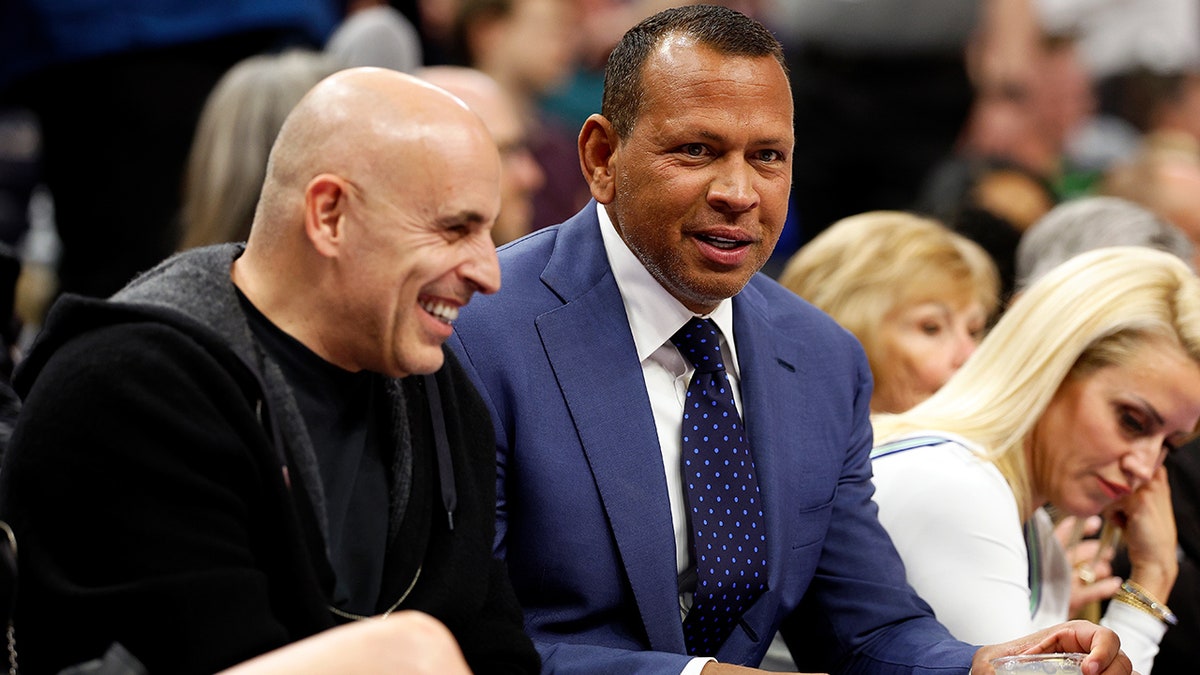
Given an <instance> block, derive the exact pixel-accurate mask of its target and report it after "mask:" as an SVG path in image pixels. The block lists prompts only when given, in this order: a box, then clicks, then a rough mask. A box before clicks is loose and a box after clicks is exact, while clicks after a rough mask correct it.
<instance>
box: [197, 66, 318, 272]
mask: <svg viewBox="0 0 1200 675" xmlns="http://www.w3.org/2000/svg"><path fill="white" fill-rule="evenodd" d="M334 70H336V68H335V67H334V66H333V65H332V62H331V61H329V60H328V59H327V58H326V57H325V56H323V55H322V54H321V53H319V52H312V51H305V50H292V51H288V52H283V53H281V54H260V55H257V56H251V57H250V58H247V59H244V60H242V61H239V62H238V63H237V64H236V65H235V66H233V68H230V69H229V71H228V72H227V73H225V75H224V76H222V78H221V79H220V81H219V82H217V85H216V87H215V88H213V91H212V92H211V93H210V94H209V96H208V99H207V100H206V101H205V104H204V109H203V110H202V111H201V113H200V120H199V122H198V123H197V125H196V135H195V138H194V139H193V141H192V149H191V153H190V155H189V156H188V163H187V173H186V175H185V178H184V194H183V207H182V211H181V212H180V218H181V225H182V235H181V238H180V245H179V248H180V249H181V250H182V249H187V248H192V247H195V246H204V245H206V244H217V243H223V242H228V241H243V240H245V239H246V237H247V235H248V234H249V232H250V223H251V222H252V221H253V220H254V209H255V205H256V204H257V203H258V198H259V193H260V191H261V190H262V186H263V179H264V177H265V176H266V168H267V157H268V155H269V154H270V151H271V146H272V144H273V143H274V142H275V136H276V135H278V133H279V128H280V127H281V126H282V125H283V120H284V118H286V117H287V114H288V113H289V112H290V111H291V110H292V108H293V107H295V105H296V103H297V102H298V101H299V100H300V99H301V97H303V96H304V94H305V93H307V92H308V90H309V89H311V88H312V87H313V85H315V84H316V83H317V82H318V81H320V80H321V79H322V78H323V77H325V76H326V75H329V74H331V73H332V72H334Z"/></svg>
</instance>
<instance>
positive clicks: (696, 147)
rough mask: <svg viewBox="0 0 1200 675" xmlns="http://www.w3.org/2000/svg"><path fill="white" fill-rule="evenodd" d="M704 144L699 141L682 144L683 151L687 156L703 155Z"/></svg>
mask: <svg viewBox="0 0 1200 675" xmlns="http://www.w3.org/2000/svg"><path fill="white" fill-rule="evenodd" d="M704 151H705V150H704V146H703V145H701V144H699V143H688V144H687V145H685V146H683V153H684V154H685V155H687V156H688V157H703V156H704Z"/></svg>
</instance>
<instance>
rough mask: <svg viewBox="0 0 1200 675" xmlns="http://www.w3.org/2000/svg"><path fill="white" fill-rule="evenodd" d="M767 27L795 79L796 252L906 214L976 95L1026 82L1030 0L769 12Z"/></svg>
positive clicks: (783, 4)
mask: <svg viewBox="0 0 1200 675" xmlns="http://www.w3.org/2000/svg"><path fill="white" fill-rule="evenodd" d="M767 16H768V17H769V23H770V24H771V25H773V26H774V27H775V28H776V29H777V30H778V31H779V32H780V34H781V36H783V37H782V39H783V40H784V41H785V44H787V46H788V49H787V54H788V60H789V65H790V70H791V73H792V89H793V94H794V98H795V107H796V147H797V148H800V149H801V150H802V151H801V152H798V153H797V154H796V163H795V167H794V169H793V177H792V187H793V196H792V198H793V203H794V209H795V210H796V216H797V218H798V219H799V223H800V228H801V235H802V236H801V238H800V239H799V243H800V244H803V243H804V242H805V241H808V240H809V239H811V238H812V237H814V236H816V234H817V233H818V232H820V231H821V230H823V229H824V228H826V227H828V226H829V225H830V224H832V223H833V222H834V221H836V220H838V219H840V218H843V217H846V216H850V215H853V214H856V213H861V212H864V211H873V210H878V209H909V208H912V207H913V205H914V202H915V201H916V199H917V196H918V192H919V189H920V186H921V181H922V180H924V178H925V176H926V175H927V174H928V173H929V171H930V170H931V169H932V167H933V166H934V164H935V163H937V162H938V161H940V160H941V159H942V158H944V157H945V156H946V155H947V154H948V153H949V152H950V151H951V149H952V148H953V146H954V143H955V140H956V138H957V137H958V135H959V133H960V131H961V130H962V128H963V125H964V123H965V122H966V120H967V115H968V113H969V111H970V108H971V103H972V100H973V99H974V97H975V95H976V92H980V93H987V92H991V91H996V90H1002V89H1011V88H1013V87H1024V86H1025V83H1026V80H1027V79H1028V78H1029V77H1030V76H1031V75H1032V74H1033V68H1034V66H1033V63H1032V62H1031V61H1030V58H1029V56H1030V55H1031V54H1032V53H1033V52H1034V44H1035V42H1036V39H1037V22H1036V19H1035V15H1034V13H1033V9H1032V5H1031V0H916V1H914V0H865V1H862V2H845V1H844V0H804V1H803V2H793V1H791V0H775V1H774V2H773V3H771V7H769V8H768V14H767ZM915 17H920V19H919V20H917V19H916V18H915ZM972 45H973V48H972V49H971V56H970V58H968V47H969V46H972ZM943 220H945V219H943ZM946 222H949V221H948V220H947V221H946Z"/></svg>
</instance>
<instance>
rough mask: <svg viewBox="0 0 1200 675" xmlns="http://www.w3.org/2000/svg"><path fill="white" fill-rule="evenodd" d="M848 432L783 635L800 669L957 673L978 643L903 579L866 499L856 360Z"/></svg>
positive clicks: (866, 444) (860, 377)
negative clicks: (815, 547) (827, 510)
mask: <svg viewBox="0 0 1200 675" xmlns="http://www.w3.org/2000/svg"><path fill="white" fill-rule="evenodd" d="M858 363H859V365H858V368H857V376H856V382H857V384H856V387H857V393H856V396H855V402H854V414H853V421H852V425H851V427H850V428H851V432H850V435H849V437H848V444H847V447H846V451H845V458H844V461H843V465H842V473H841V477H840V478H839V480H838V484H837V488H836V494H835V497H834V504H833V513H832V517H831V519H830V525H829V531H828V532H827V533H826V536H825V538H824V545H823V550H822V552H821V554H820V560H819V562H818V567H817V571H816V574H815V576H814V577H813V580H812V583H811V584H810V586H809V589H808V592H807V593H806V594H805V596H804V599H803V600H802V601H801V604H800V605H799V607H798V608H797V609H796V611H795V612H793V614H792V615H791V616H789V617H788V618H787V619H786V620H785V622H784V624H783V627H782V630H781V632H782V634H783V637H784V639H785V641H786V642H787V644H788V647H789V648H790V649H791V651H792V653H793V657H794V659H795V660H796V664H797V665H798V666H799V669H800V671H801V672H838V673H872V674H874V675H890V674H893V673H895V674H897V675H899V674H901V673H904V674H908V673H933V672H936V673H962V674H963V675H965V674H966V673H967V672H968V671H969V670H970V664H971V658H972V656H973V655H974V652H975V650H976V647H974V646H972V645H967V644H965V643H962V642H958V641H956V640H954V639H953V638H952V637H951V636H950V634H949V633H948V632H947V631H946V629H945V628H944V627H942V625H941V624H939V623H938V622H937V621H936V620H935V619H934V617H933V614H932V612H931V610H930V609H929V607H928V605H926V604H925V602H924V601H922V600H921V599H920V598H919V597H917V595H916V593H914V592H913V590H912V589H911V588H910V587H909V586H908V584H907V582H906V581H905V576H904V568H903V565H902V563H901V562H900V557H899V555H898V554H897V553H896V549H895V547H894V546H893V545H892V542H891V540H890V539H889V538H888V535H887V533H886V532H885V531H884V530H883V527H882V526H881V525H880V524H879V520H878V517H877V509H876V507H875V504H874V502H873V501H872V500H871V496H872V494H873V492H874V487H873V485H872V483H871V467H870V460H869V457H870V451H871V446H872V432H871V425H870V420H869V404H870V400H871V376H870V371H869V370H868V367H867V365H866V360H865V358H859V359H858Z"/></svg>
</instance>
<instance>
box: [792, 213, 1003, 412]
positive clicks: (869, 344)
mask: <svg viewBox="0 0 1200 675" xmlns="http://www.w3.org/2000/svg"><path fill="white" fill-rule="evenodd" d="M779 281H780V283H781V284H783V285H784V286H785V287H787V288H789V289H791V290H792V291H793V292H794V293H796V294H797V295H799V296H800V297H802V298H804V299H806V300H808V301H809V302H811V303H813V304H814V305H816V306H817V307H818V308H820V309H821V310H823V311H824V312H826V313H827V314H829V315H830V316H832V317H833V318H834V319H835V320H836V321H837V322H838V323H839V324H841V325H842V326H843V327H844V328H846V329H848V330H849V331H850V332H851V333H854V335H855V337H857V338H858V340H859V342H861V343H862V345H863V348H864V350H865V351H866V353H867V360H868V362H869V363H870V365H871V373H872V374H873V375H874V377H875V392H874V395H873V396H872V397H871V410H872V412H900V411H903V410H907V409H908V408H910V407H912V406H913V405H914V404H916V403H918V402H920V401H922V400H924V399H925V398H927V397H928V396H929V395H930V394H932V393H933V392H935V391H937V389H938V388H939V387H941V386H942V384H943V383H945V381H946V380H947V379H949V377H950V375H951V374H953V373H954V371H955V370H957V369H958V368H959V367H960V366H961V365H962V364H963V362H964V361H965V360H966V358H967V357H968V356H969V355H970V354H971V352H973V351H974V350H975V346H976V345H977V344H978V343H979V340H980V338H981V337H982V336H983V332H984V329H985V328H986V327H987V324H988V321H989V319H990V317H991V316H992V315H993V314H994V313H995V312H996V308H997V303H998V299H997V297H998V295H997V294H998V292H999V278H998V275H997V272H996V266H995V264H994V263H993V262H992V260H991V258H989V257H988V255H987V253H986V252H985V251H984V250H983V249H982V248H981V247H980V246H979V245H978V244H976V243H974V242H972V241H971V240H969V239H967V238H966V237H963V236H961V235H958V234H955V233H954V232H952V231H950V230H949V229H948V228H946V227H944V226H942V225H941V224H940V223H939V222H938V221H936V220H932V219H929V218H922V217H920V216H917V215H914V214H911V213H906V212H902V211H871V212H867V213H862V214H858V215H855V216H850V217H849V218H844V219H842V220H840V221H838V222H837V223H834V224H833V225H832V226H831V227H829V228H828V229H826V230H825V231H824V232H822V233H821V234H820V235H818V236H817V237H816V238H814V239H813V240H812V241H810V242H809V243H808V244H806V245H805V246H804V247H803V248H801V249H800V250H799V251H797V252H796V254H795V255H793V256H792V259H791V260H790V261H788V264H787V267H786V268H785V269H784V271H783V274H782V275H781V276H780V280H779Z"/></svg>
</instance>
